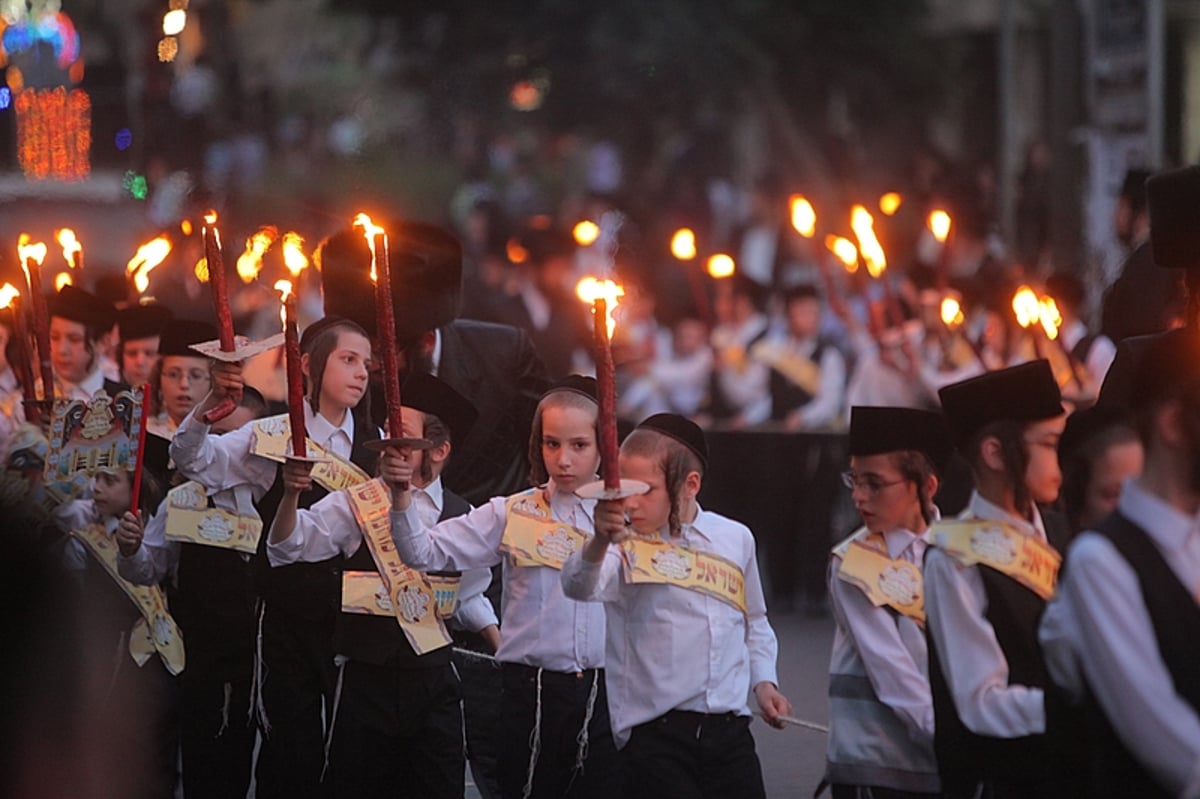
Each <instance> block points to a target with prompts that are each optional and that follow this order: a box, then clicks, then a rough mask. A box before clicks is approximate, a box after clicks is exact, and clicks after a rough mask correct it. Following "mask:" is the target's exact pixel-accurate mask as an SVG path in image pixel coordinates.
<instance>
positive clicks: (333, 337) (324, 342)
mask: <svg viewBox="0 0 1200 799" xmlns="http://www.w3.org/2000/svg"><path fill="white" fill-rule="evenodd" d="M342 331H348V332H350V333H357V334H359V335H360V336H362V337H363V338H365V339H367V341H370V340H371V339H370V337H369V336H368V335H367V332H366V331H365V330H363V329H362V326H361V325H359V324H358V323H357V322H352V321H350V320H349V319H342V320H339V321H337V322H335V323H334V324H332V325H330V326H329V327H327V328H325V329H324V330H322V331H321V332H320V333H317V334H316V335H315V336H313V337H312V341H309V342H307V346H306V347H305V352H306V353H307V355H308V373H309V385H308V394H309V402H311V403H312V409H313V412H314V413H315V412H317V411H320V410H321V382H322V381H323V380H324V379H325V364H326V363H327V362H328V361H329V356H330V355H332V354H333V350H334V348H336V347H337V343H338V336H339V334H341V333H342ZM370 401H371V392H370V391H364V392H363V395H362V399H361V400H359V402H358V405H359V407H361V408H362V409H363V411H366V412H367V416H366V417H365V418H370V413H369V411H370V405H369V404H368V403H370Z"/></svg>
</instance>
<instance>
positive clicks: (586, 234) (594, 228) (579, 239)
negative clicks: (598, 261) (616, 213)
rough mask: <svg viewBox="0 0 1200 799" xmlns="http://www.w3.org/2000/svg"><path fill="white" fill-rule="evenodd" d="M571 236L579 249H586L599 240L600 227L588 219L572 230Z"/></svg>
mask: <svg viewBox="0 0 1200 799" xmlns="http://www.w3.org/2000/svg"><path fill="white" fill-rule="evenodd" d="M571 235H572V236H574V237H575V243H576V244H578V245H579V246H580V247H588V246H590V245H592V244H593V243H595V241H596V239H598V238H600V226H599V225H597V224H596V223H595V222H593V221H592V220H590V219H584V220H583V221H582V222H579V223H577V224H576V225H575V227H574V228H572V230H571Z"/></svg>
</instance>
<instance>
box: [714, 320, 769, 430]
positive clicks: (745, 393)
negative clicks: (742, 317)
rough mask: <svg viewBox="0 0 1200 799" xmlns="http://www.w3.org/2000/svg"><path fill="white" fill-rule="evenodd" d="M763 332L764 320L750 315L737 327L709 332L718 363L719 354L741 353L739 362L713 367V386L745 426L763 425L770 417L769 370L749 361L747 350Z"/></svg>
mask: <svg viewBox="0 0 1200 799" xmlns="http://www.w3.org/2000/svg"><path fill="white" fill-rule="evenodd" d="M766 329H767V317H766V316H764V315H762V314H754V315H753V316H751V317H750V318H749V319H747V320H746V321H744V322H742V323H741V324H740V325H737V326H732V325H720V326H718V327H717V328H716V329H715V330H713V332H712V348H713V351H714V352H715V353H716V354H717V357H718V359H719V358H720V357H721V355H722V353H725V354H726V355H729V354H730V353H735V352H738V351H740V352H741V360H740V361H739V362H735V363H732V364H730V363H724V364H722V363H720V361H719V360H718V365H717V366H716V374H717V383H718V385H719V386H720V388H721V393H722V394H724V395H725V399H726V400H727V401H728V403H729V405H730V406H731V408H732V409H734V410H735V411H736V412H737V413H738V414H740V415H741V417H742V420H743V421H744V422H745V423H746V424H758V423H759V422H765V421H766V420H767V419H768V417H770V415H771V395H770V393H769V392H768V391H767V388H768V384H769V381H770V374H771V373H770V369H769V368H768V367H767V365H766V364H764V363H761V362H759V361H756V360H754V359H753V358H751V357H750V354H749V349H750V345H751V343H752V342H753V341H755V340H756V339H757V338H758V337H759V336H761V335H762V334H763V332H764V331H765V330H766Z"/></svg>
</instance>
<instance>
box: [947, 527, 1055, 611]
mask: <svg viewBox="0 0 1200 799" xmlns="http://www.w3.org/2000/svg"><path fill="white" fill-rule="evenodd" d="M929 537H930V541H932V542H933V544H934V546H937V547H939V548H940V549H942V550H944V551H945V552H946V554H947V555H949V556H950V557H952V558H954V559H955V560H957V561H958V562H959V563H961V564H963V565H964V566H974V565H975V564H977V563H981V564H983V565H984V566H990V567H991V568H993V569H995V570H996V571H998V572H1000V573H1001V574H1004V575H1006V576H1008V577H1011V578H1012V579H1014V580H1016V581H1017V582H1019V583H1020V584H1021V585H1023V586H1025V587H1026V588H1028V589H1029V590H1030V591H1032V592H1033V593H1035V594H1037V595H1038V596H1040V597H1041V598H1042V599H1047V600H1048V599H1050V597H1052V596H1054V587H1055V581H1056V580H1057V579H1058V567H1059V566H1060V565H1062V556H1061V555H1059V554H1058V552H1056V551H1055V550H1054V548H1053V547H1051V546H1050V545H1049V544H1047V543H1046V542H1045V541H1042V540H1041V539H1040V538H1037V537H1035V536H1031V535H1025V534H1023V533H1021V532H1020V531H1019V530H1017V529H1016V528H1015V527H1013V526H1012V525H1010V524H1006V523H1004V522H996V521H985V520H982V519H966V520H959V521H940V522H935V523H934V525H933V528H932V529H931V531H930V536H929Z"/></svg>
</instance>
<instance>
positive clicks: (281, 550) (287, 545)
mask: <svg viewBox="0 0 1200 799" xmlns="http://www.w3.org/2000/svg"><path fill="white" fill-rule="evenodd" d="M298 528H299V525H297V529H295V530H292V534H291V535H289V536H288V537H287V538H285V539H283V540H282V541H280V542H279V543H278V544H273V543H271V541H270V540H269V539H268V540H267V561H268V562H269V563H270V564H271V565H272V566H286V565H288V564H289V563H296V562H297V561H299V560H300V555H301V553H302V552H303V551H304V536H303V535H301V533H300V530H299V529H298ZM263 534H264V535H269V533H268V532H265V531H264V533H263Z"/></svg>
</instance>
